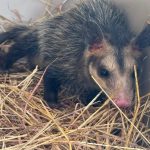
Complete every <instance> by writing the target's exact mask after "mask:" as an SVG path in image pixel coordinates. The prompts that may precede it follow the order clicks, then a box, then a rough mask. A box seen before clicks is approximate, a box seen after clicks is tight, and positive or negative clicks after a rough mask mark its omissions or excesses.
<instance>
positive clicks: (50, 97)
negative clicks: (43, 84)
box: [44, 91, 58, 107]
mask: <svg viewBox="0 0 150 150" xmlns="http://www.w3.org/2000/svg"><path fill="white" fill-rule="evenodd" d="M44 100H45V101H46V102H47V104H48V105H49V106H50V107H51V106H55V105H57V104H58V96H57V94H56V93H54V92H46V91H44Z"/></svg>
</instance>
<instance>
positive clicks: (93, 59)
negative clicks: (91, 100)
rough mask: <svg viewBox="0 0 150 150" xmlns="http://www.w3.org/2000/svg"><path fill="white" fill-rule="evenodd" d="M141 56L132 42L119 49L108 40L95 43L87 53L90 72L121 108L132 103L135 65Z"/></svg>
mask: <svg viewBox="0 0 150 150" xmlns="http://www.w3.org/2000/svg"><path fill="white" fill-rule="evenodd" d="M139 56H140V52H139V50H137V49H136V48H135V47H134V46H132V44H129V45H126V46H125V47H123V48H122V49H118V48H117V47H115V46H112V45H111V44H109V42H107V41H106V40H103V41H102V42H100V43H95V44H93V45H92V46H90V47H89V48H88V50H87V52H86V53H85V57H87V58H88V60H89V62H88V67H89V68H88V69H89V73H90V74H91V75H92V76H93V77H94V78H95V79H96V81H97V82H98V83H99V84H100V85H101V87H102V88H103V89H104V90H105V91H106V92H107V94H108V95H110V96H111V98H112V100H113V101H114V103H115V104H116V105H117V106H118V107H120V108H126V107H130V106H131V105H132V102H133V99H134V91H135V90H134V89H135V76H134V65H136V66H137V67H138V59H139Z"/></svg>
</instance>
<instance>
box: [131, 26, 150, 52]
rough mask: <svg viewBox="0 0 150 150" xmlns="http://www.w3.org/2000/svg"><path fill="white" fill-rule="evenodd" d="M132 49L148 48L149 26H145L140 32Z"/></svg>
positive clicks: (149, 44)
mask: <svg viewBox="0 0 150 150" xmlns="http://www.w3.org/2000/svg"><path fill="white" fill-rule="evenodd" d="M134 47H135V48H136V49H138V50H144V49H147V48H149V47H150V24H147V25H146V26H145V27H144V29H143V30H142V32H141V33H140V34H139V35H138V36H137V37H136V39H135V40H134Z"/></svg>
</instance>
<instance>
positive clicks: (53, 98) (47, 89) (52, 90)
mask: <svg viewBox="0 0 150 150" xmlns="http://www.w3.org/2000/svg"><path fill="white" fill-rule="evenodd" d="M59 88H60V82H58V80H57V79H55V78H51V77H50V74H49V72H46V73H45V75H44V99H45V100H46V101H47V103H48V105H49V106H50V107H51V106H53V105H57V103H58V90H59Z"/></svg>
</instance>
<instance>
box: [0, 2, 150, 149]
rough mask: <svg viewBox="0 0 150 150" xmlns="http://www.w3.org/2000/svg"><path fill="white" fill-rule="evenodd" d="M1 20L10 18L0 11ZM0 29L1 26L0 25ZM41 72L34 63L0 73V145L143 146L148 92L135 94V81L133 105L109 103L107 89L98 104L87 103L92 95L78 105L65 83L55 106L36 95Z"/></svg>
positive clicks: (147, 138) (148, 140) (149, 137)
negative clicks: (121, 106)
mask: <svg viewBox="0 0 150 150" xmlns="http://www.w3.org/2000/svg"><path fill="white" fill-rule="evenodd" d="M43 2H47V8H48V7H49V6H50V3H48V1H47V0H43ZM48 13H49V14H51V13H50V12H48ZM16 15H18V14H16ZM18 18H19V16H18ZM38 21H41V20H38ZM6 22H7V24H8V26H9V25H10V24H11V25H12V24H13V25H14V24H16V23H14V22H13V23H12V22H11V21H10V20H7V19H6V18H3V17H2V16H1V23H2V24H5V27H6ZM1 30H2V31H4V30H5V28H4V27H3V25H2V26H1ZM42 75H43V73H42V72H38V71H37V68H36V69H35V70H34V71H33V72H24V73H12V74H9V75H8V74H2V75H1V76H0V149H2V150H46V149H52V150H103V149H107V150H117V149H118V150H121V149H122V150H132V149H134V150H144V149H147V150H148V149H149V148H148V147H149V145H150V128H149V127H150V125H149V124H150V121H149V119H150V116H149V114H150V100H149V95H150V93H148V94H147V95H146V96H144V97H140V96H139V88H138V81H136V87H137V88H136V89H137V91H136V95H137V101H136V103H135V108H134V110H124V111H122V110H120V109H119V108H117V106H115V104H114V106H113V107H112V105H111V106H110V103H113V101H111V97H109V95H108V97H109V99H110V100H107V101H106V102H105V103H104V105H102V106H101V107H93V106H92V104H93V103H94V101H95V100H96V98H97V97H98V95H97V96H96V97H95V98H94V99H93V100H92V102H91V103H90V104H89V105H88V106H83V105H82V104H80V103H76V101H78V100H77V97H76V96H72V97H70V96H68V95H67V94H66V93H65V89H64V90H63V91H62V92H61V94H60V100H61V105H59V108H53V109H51V108H49V107H48V106H47V105H46V104H45V102H44V101H43V100H42V95H43V87H42ZM135 75H136V71H135ZM136 79H137V76H136ZM99 86H100V85H99ZM104 92H105V91H104ZM99 94H101V93H99ZM106 94H107V93H106ZM60 106H61V107H60ZM148 122H149V124H148ZM117 132H118V133H117ZM145 147H147V148H145Z"/></svg>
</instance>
